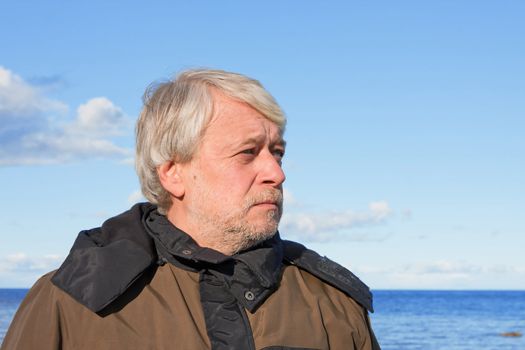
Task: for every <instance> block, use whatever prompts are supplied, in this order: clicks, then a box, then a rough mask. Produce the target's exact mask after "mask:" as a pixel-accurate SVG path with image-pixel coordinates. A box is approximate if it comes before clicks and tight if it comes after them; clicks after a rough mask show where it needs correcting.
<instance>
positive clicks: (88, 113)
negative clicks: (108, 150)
mask: <svg viewBox="0 0 525 350" xmlns="http://www.w3.org/2000/svg"><path fill="white" fill-rule="evenodd" d="M129 126H130V125H129V121H128V120H127V119H126V116H125V115H124V112H122V110H121V109H120V108H119V107H117V106H115V105H114V104H113V102H111V101H110V100H108V99H107V98H105V97H96V98H92V99H91V100H89V101H88V102H86V103H85V104H82V105H80V106H79V107H78V109H77V118H76V119H75V121H74V123H72V124H71V125H68V126H67V127H66V130H67V132H68V133H69V134H71V135H80V136H88V137H92V136H111V135H119V134H122V131H123V129H125V128H129Z"/></svg>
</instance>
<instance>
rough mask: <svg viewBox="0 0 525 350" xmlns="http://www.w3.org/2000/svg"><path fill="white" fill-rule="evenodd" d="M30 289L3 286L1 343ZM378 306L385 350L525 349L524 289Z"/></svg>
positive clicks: (398, 299)
mask: <svg viewBox="0 0 525 350" xmlns="http://www.w3.org/2000/svg"><path fill="white" fill-rule="evenodd" d="M26 293H27V289H0V342H1V340H2V339H3V338H4V336H5V333H6V332H7V328H8V327H9V324H10V322H11V320H12V318H13V316H14V313H15V312H16V309H17V308H18V305H19V304H20V302H21V301H22V299H23V297H24V296H25V294H26ZM374 308H375V312H374V313H373V314H371V320H372V326H373V329H374V332H375V334H376V337H377V339H378V340H379V343H380V344H381V348H382V349H383V350H416V349H418V350H419V349H421V350H423V349H425V350H433V349H436V350H437V349H443V350H445V349H446V350H463V349H469V350H471V349H486V350H496V349H498V350H505V349H509V350H510V349H513V350H514V349H523V350H525V291H427V290H426V291H420V290H377V291H374ZM509 334H510V335H514V336H508V335H509ZM520 334H521V336H520Z"/></svg>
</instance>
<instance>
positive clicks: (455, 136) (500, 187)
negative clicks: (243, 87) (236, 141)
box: [0, 0, 525, 290]
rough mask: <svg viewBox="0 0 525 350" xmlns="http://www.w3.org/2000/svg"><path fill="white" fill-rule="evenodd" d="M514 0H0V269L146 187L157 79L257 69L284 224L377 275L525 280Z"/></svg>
mask: <svg viewBox="0 0 525 350" xmlns="http://www.w3.org/2000/svg"><path fill="white" fill-rule="evenodd" d="M524 13H525V3H524V2H523V1H518V0H515V1H511V0H506V1H498V2H494V1H480V0H476V1H469V0H465V1H455V0H454V1H452V0H448V1H447V0H444V1H424V2H422V1H404V0H401V1H376V2H365V1H355V0H351V1H328V2H323V3H321V2H318V1H298V0H287V1H281V0H279V1H277V0H267V1H258V2H255V1H221V2H219V1H211V0H202V1H196V2H190V1H149V2H148V3H147V4H146V3H145V2H138V1H98V0H95V1H89V2H74V1H53V0H49V1H45V2H44V1H4V2H2V3H0V33H2V34H1V35H0V186H1V187H0V189H1V194H2V201H1V202H0V288H7V287H22V288H25V287H29V286H31V285H32V284H33V283H34V282H35V280H36V279H37V278H38V277H39V276H41V275H42V274H44V273H46V272H47V271H50V270H53V269H56V268H57V267H58V266H59V265H60V263H61V262H62V260H63V259H64V258H65V256H66V255H67V253H68V251H69V249H70V247H71V245H72V243H73V241H74V239H75V237H76V236H77V234H78V232H79V231H81V230H83V229H89V228H93V227H97V226H100V225H101V223H102V222H103V221H104V220H106V219H107V218H109V217H111V216H114V215H117V214H119V213H121V212H123V211H125V210H127V209H128V208H129V207H130V206H132V205H133V204H134V203H135V202H138V201H142V200H143V198H142V196H141V194H140V190H139V188H140V186H139V183H138V180H137V177H136V174H135V171H134V167H133V154H134V150H133V148H134V123H135V120H136V118H137V116H138V114H139V113H140V110H141V106H142V101H141V98H142V94H143V93H144V91H145V89H146V88H147V87H148V86H149V85H150V84H151V83H154V82H158V81H165V80H166V79H169V78H170V77H173V76H174V75H175V74H176V73H177V72H179V71H181V70H183V69H188V68H198V67H208V68H217V69H224V70H229V71H234V72H238V73H242V74H246V75H248V76H250V77H253V78H256V79H258V80H259V81H260V82H261V83H262V84H263V85H264V86H265V87H266V88H267V89H268V90H269V91H270V92H271V93H272V95H273V96H275V98H276V99H277V101H278V102H279V104H280V105H281V107H282V108H283V110H284V111H285V113H286V115H287V117H288V125H287V131H286V135H285V138H286V140H287V152H286V156H285V159H284V162H283V167H284V170H285V172H286V176H287V180H286V182H285V184H284V191H285V209H284V211H285V213H284V215H283V219H282V221H281V225H280V232H281V235H282V236H283V237H284V238H286V239H292V240H296V241H299V242H301V243H303V244H305V245H306V246H307V247H309V248H311V249H314V250H316V251H317V252H319V253H320V254H321V255H326V256H328V257H329V258H330V259H332V260H335V261H337V262H339V263H340V264H342V265H344V266H346V267H347V268H349V269H350V270H352V271H353V272H354V273H355V274H357V275H358V276H359V277H360V278H361V279H362V280H363V281H364V282H365V283H367V284H368V285H369V286H370V287H371V288H372V289H373V290H374V289H453V290H456V289H522V290H523V289H525V257H524V255H525V254H524V253H523V251H524V247H525V220H523V213H524V212H525V164H524V159H525V157H524V155H525V137H524V136H523V135H524V130H525V65H524V64H523V62H525V42H524V41H525V39H524V38H525V22H524V21H523V14H524Z"/></svg>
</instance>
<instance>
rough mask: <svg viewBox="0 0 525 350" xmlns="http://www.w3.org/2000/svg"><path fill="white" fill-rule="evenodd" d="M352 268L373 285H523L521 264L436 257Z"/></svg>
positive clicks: (447, 287) (509, 286) (458, 286)
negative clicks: (434, 259)
mask: <svg viewBox="0 0 525 350" xmlns="http://www.w3.org/2000/svg"><path fill="white" fill-rule="evenodd" d="M352 269H353V271H354V272H355V273H356V274H357V275H358V276H360V277H361V278H362V279H363V280H366V281H367V283H368V284H369V285H371V286H374V288H386V289H396V288H401V289H485V288H491V289H494V288H495V287H494V286H495V285H498V284H501V286H500V287H499V288H502V289H505V288H511V289H515V288H521V289H522V288H524V287H525V284H524V283H523V281H525V268H524V267H517V266H501V265H479V264H473V263H470V262H466V261H458V260H438V261H430V262H428V261H427V262H415V263H410V264H405V265H401V266H380V267H378V266H362V267H352ZM509 281H513V282H511V283H509Z"/></svg>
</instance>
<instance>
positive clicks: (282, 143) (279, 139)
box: [237, 137, 286, 147]
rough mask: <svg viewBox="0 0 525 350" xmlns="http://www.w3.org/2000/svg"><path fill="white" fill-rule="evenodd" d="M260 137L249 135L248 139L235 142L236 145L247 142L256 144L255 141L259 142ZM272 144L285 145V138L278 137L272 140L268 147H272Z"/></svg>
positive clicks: (246, 143) (243, 144) (242, 144)
mask: <svg viewBox="0 0 525 350" xmlns="http://www.w3.org/2000/svg"><path fill="white" fill-rule="evenodd" d="M261 138H263V137H260V138H257V137H250V138H248V139H245V140H243V141H242V142H239V143H238V144H237V146H240V147H242V146H245V145H248V144H254V143H255V144H257V143H260V140H261ZM273 146H282V147H286V140H285V139H283V138H282V137H279V138H278V139H277V140H276V141H274V142H270V147H273Z"/></svg>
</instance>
